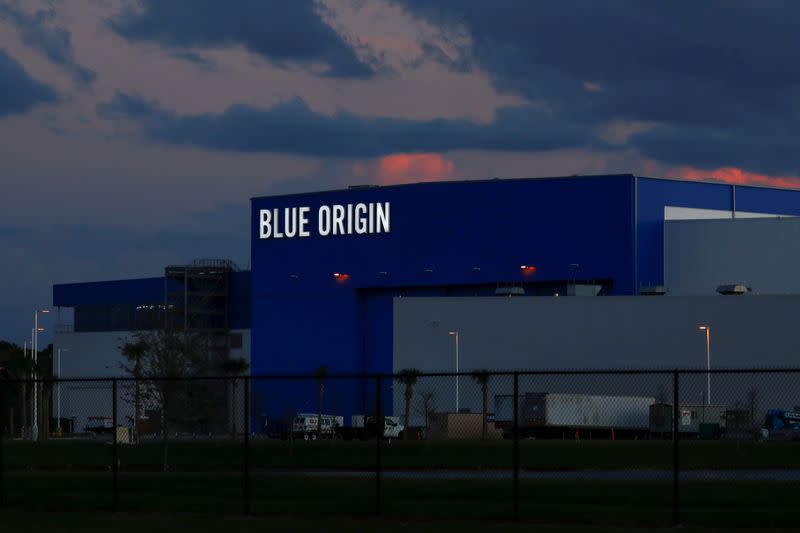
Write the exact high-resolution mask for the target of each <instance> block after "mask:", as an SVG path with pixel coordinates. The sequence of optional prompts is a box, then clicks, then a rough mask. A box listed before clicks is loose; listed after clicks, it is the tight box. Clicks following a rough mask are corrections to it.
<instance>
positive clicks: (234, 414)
mask: <svg viewBox="0 0 800 533" xmlns="http://www.w3.org/2000/svg"><path fill="white" fill-rule="evenodd" d="M249 369H250V364H249V363H248V362H247V360H246V359H244V358H243V357H234V358H230V359H226V360H225V362H223V363H222V371H223V372H225V373H226V374H227V375H229V376H231V418H232V419H233V420H232V422H233V423H232V424H231V437H232V438H234V439H235V438H236V434H237V428H236V421H237V420H238V406H239V399H238V395H237V394H236V392H237V389H238V386H239V377H240V376H242V375H244V374H246V373H247V371H248V370H249ZM244 423H245V426H247V424H248V423H249V422H248V421H247V420H245V421H244Z"/></svg>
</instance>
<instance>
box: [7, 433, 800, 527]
mask: <svg viewBox="0 0 800 533" xmlns="http://www.w3.org/2000/svg"><path fill="white" fill-rule="evenodd" d="M375 446H376V443H375V442H374V441H373V442H365V443H362V442H352V443H351V442H320V443H313V444H310V443H304V442H296V443H294V444H290V443H287V442H262V441H256V442H254V443H253V444H252V447H251V467H252V471H251V476H250V511H251V513H252V514H253V515H254V516H255V518H248V519H246V520H266V519H267V518H269V520H289V519H292V520H294V519H296V517H303V518H304V519H308V520H309V521H310V522H309V523H314V520H315V519H319V520H323V519H331V520H334V522H335V523H337V524H341V525H342V527H343V528H345V529H347V527H349V526H348V524H350V523H351V522H349V521H352V523H353V524H362V525H363V524H371V523H372V522H371V521H373V520H375V518H374V516H375V511H376V481H375V477H374V475H373V474H372V472H371V471H372V470H373V469H374V460H375ZM4 451H5V464H6V469H5V474H4V478H3V486H4V491H3V492H4V496H5V501H4V505H5V509H6V510H7V511H8V510H11V511H13V512H19V511H28V512H30V511H37V513H29V514H31V515H37V516H38V515H39V514H40V512H43V511H48V512H52V511H57V512H59V513H65V516H67V515H68V516H72V515H83V514H86V515H87V516H93V517H95V516H102V515H104V514H106V513H107V514H108V515H110V514H111V512H110V510H111V494H112V493H111V487H112V474H111V467H110V460H111V446H110V445H109V444H107V443H103V442H90V443H85V442H46V443H39V444H30V443H19V442H10V443H8V442H7V443H6V446H5V448H4ZM511 451H512V447H511V443H509V442H486V443H481V442H471V443H466V442H465V443H454V442H440V443H430V442H392V443H391V444H388V443H383V444H382V449H381V454H382V459H383V465H384V467H385V468H387V469H393V470H395V471H403V470H408V471H410V472H411V476H410V477H409V478H408V479H406V478H403V479H397V478H392V477H391V476H384V478H383V479H382V481H381V484H380V490H381V513H382V514H381V520H386V521H387V523H391V522H392V521H397V522H403V521H411V522H415V523H417V522H419V523H422V524H426V523H427V522H429V521H433V522H435V523H437V524H439V523H441V524H445V523H449V522H447V521H449V520H453V519H457V520H460V521H468V522H470V523H473V522H474V524H475V525H477V524H482V523H487V522H489V523H500V524H502V523H506V522H509V521H510V520H511V518H512V516H513V515H512V512H513V504H512V502H513V485H512V483H511V480H510V479H507V480H498V479H491V478H490V476H488V475H487V477H486V478H485V479H481V475H482V474H481V470H488V469H508V468H510V467H511V465H512V461H511ZM671 452H672V448H671V443H669V442H653V441H649V442H608V441H605V442H603V441H595V442H588V441H583V442H578V443H576V442H573V441H566V442H562V441H526V442H522V443H520V463H521V466H522V468H523V469H528V470H550V471H557V472H558V471H564V472H566V471H588V470H616V471H621V472H630V471H633V470H654V469H655V470H658V469H661V470H664V469H671V467H672V463H671V459H672V455H671ZM167 457H168V471H167V472H163V471H162V470H163V447H162V446H161V444H160V443H148V444H143V445H136V446H120V448H119V458H120V463H119V466H120V473H119V477H118V510H119V512H120V513H118V514H120V515H121V516H129V517H135V516H139V515H142V516H144V517H146V516H147V515H148V514H151V513H155V514H156V515H159V516H171V515H173V514H176V515H179V516H182V517H184V518H185V519H187V520H192V519H193V518H192V517H196V516H201V515H202V516H206V517H208V520H211V521H213V522H218V521H219V520H223V519H224V520H228V521H230V523H232V524H240V522H236V520H237V519H240V518H237V517H241V514H242V511H243V494H244V487H243V476H242V474H241V459H242V445H241V443H236V442H231V441H217V442H208V441H205V442H203V441H201V442H172V443H170V444H169V446H168V453H167ZM681 463H682V465H683V466H684V467H685V468H703V469H712V470H713V469H726V470H735V469H740V468H748V469H759V468H780V469H787V468H797V467H799V466H800V446H798V445H797V444H795V443H760V444H759V443H736V442H700V441H693V442H684V443H681ZM325 469H330V470H333V471H334V472H328V473H323V474H320V472H324V471H325ZM430 471H446V472H463V471H470V472H472V474H471V478H470V479H438V478H425V479H422V478H420V479H414V477H413V476H414V475H416V474H417V473H420V472H430ZM341 472H355V477H353V476H348V475H340V474H341ZM623 477H624V476H623ZM799 485H800V483H798V482H778V481H759V482H755V481H730V480H728V481H684V482H682V483H681V484H680V503H681V506H680V507H681V522H682V523H683V524H685V525H696V526H706V527H725V528H730V527H734V526H736V527H750V528H756V529H764V528H771V527H790V526H800V506H797V505H796V502H797V494H798V490H797V489H798V488H800V487H799ZM519 488H520V518H521V520H522V521H523V522H524V523H526V524H562V525H563V526H564V527H586V526H589V525H598V524H604V525H607V526H618V527H637V528H640V527H666V526H669V525H670V524H671V521H672V502H673V500H672V484H671V483H670V482H668V481H634V480H619V481H587V480H573V481H568V480H548V481H532V480H522V481H520V485H519ZM44 514H45V515H47V516H50V515H49V514H48V513H44ZM4 516H5V513H4ZM315 517H316V518H315ZM241 519H242V520H244V519H243V518H241ZM96 520H100V521H101V522H102V521H103V520H106V518H97V519H96ZM376 524H377V523H376ZM309 527H311V526H309ZM509 527H512V528H513V527H518V526H514V525H511V526H509ZM381 529H385V528H383V527H382V526H381ZM436 530H441V529H436ZM559 530H560V531H563V530H564V529H559ZM123 531H124V529H123ZM233 531H235V529H233ZM243 531H244V530H243ZM460 531H463V529H460Z"/></svg>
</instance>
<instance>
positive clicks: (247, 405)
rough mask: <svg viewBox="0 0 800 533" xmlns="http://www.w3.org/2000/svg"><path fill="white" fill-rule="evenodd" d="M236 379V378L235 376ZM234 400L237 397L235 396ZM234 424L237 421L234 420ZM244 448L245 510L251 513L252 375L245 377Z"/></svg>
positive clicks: (243, 495)
mask: <svg viewBox="0 0 800 533" xmlns="http://www.w3.org/2000/svg"><path fill="white" fill-rule="evenodd" d="M234 379H235V378H234ZM234 401H236V399H235V398H234ZM233 423H234V425H235V424H236V421H235V420H234V422H233ZM242 424H243V426H244V427H243V429H244V450H243V454H244V455H243V461H242V497H243V498H244V502H243V503H244V506H243V511H244V514H245V515H249V514H250V376H245V378H244V422H243V423H242Z"/></svg>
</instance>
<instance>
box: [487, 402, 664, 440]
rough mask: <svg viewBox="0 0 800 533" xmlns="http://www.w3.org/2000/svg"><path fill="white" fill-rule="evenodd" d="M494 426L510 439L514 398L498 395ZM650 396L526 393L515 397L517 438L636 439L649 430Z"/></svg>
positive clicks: (512, 425)
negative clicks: (516, 398)
mask: <svg viewBox="0 0 800 533" xmlns="http://www.w3.org/2000/svg"><path fill="white" fill-rule="evenodd" d="M494 402H495V425H496V426H497V427H498V428H501V429H502V430H503V436H504V437H506V438H510V437H512V436H513V429H514V397H513V395H511V394H498V395H496V396H495V398H494ZM654 403H655V398H653V397H649V396H608V395H596V394H567V393H553V392H527V393H524V394H520V395H519V397H518V416H519V419H518V431H519V436H520V438H638V437H645V436H646V435H647V434H648V431H649V424H650V406H651V405H653V404H654Z"/></svg>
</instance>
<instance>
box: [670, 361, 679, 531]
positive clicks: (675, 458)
mask: <svg viewBox="0 0 800 533" xmlns="http://www.w3.org/2000/svg"><path fill="white" fill-rule="evenodd" d="M679 376H680V374H679V372H678V371H677V370H675V371H674V372H673V374H672V525H673V526H678V525H680V476H679V472H680V462H679V455H678V450H679V448H678V441H679V436H680V431H679V430H678V426H679V424H680V409H679V407H678V405H679V401H680V400H679V387H678V381H679Z"/></svg>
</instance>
